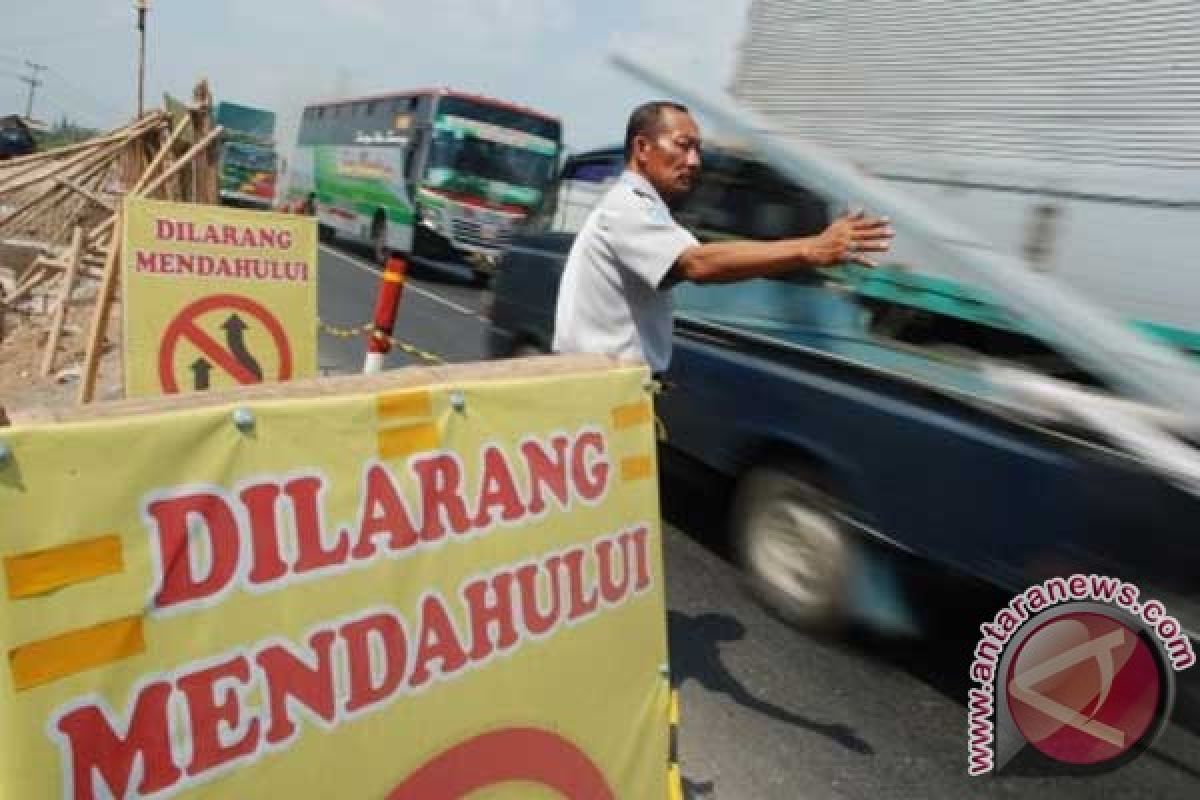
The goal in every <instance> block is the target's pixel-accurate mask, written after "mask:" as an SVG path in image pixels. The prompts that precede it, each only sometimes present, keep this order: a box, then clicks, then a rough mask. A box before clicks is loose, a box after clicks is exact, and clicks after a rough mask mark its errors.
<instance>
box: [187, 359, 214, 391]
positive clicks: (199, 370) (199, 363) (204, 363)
mask: <svg viewBox="0 0 1200 800" xmlns="http://www.w3.org/2000/svg"><path fill="white" fill-rule="evenodd" d="M191 370H192V383H193V384H194V385H195V388H196V391H198V392H199V391H203V390H204V389H207V388H208V374H209V373H210V372H212V364H210V363H209V362H208V359H207V358H203V357H201V358H197V359H196V360H195V361H193V362H192V366H191Z"/></svg>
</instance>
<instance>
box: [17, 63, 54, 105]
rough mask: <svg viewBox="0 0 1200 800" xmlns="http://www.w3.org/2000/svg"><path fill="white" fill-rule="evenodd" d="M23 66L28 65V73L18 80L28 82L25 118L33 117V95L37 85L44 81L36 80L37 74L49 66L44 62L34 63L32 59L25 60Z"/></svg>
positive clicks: (35, 92)
mask: <svg viewBox="0 0 1200 800" xmlns="http://www.w3.org/2000/svg"><path fill="white" fill-rule="evenodd" d="M25 66H27V67H29V71H30V74H29V75H28V76H22V77H20V78H18V80H20V81H22V82H23V83H28V84H29V100H28V102H27V103H26V104H25V119H33V97H34V95H35V94H37V89H38V87H39V86H41V85H43V84H44V83H45V81H41V80H38V75H40V74H41V73H42V72H44V71H46V70H47V69H49V67H47V66H46V65H44V64H35V63H33V62H32V61H26V62H25Z"/></svg>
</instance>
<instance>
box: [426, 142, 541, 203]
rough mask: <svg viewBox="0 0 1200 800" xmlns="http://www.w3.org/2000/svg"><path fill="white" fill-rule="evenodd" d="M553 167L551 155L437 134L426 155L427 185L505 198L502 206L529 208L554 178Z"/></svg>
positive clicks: (495, 143) (497, 143)
mask: <svg viewBox="0 0 1200 800" xmlns="http://www.w3.org/2000/svg"><path fill="white" fill-rule="evenodd" d="M556 163H557V161H556V159H555V157H554V155H550V154H543V153H537V152H534V151H533V150H527V149H524V148H521V147H514V146H512V145H507V144H501V143H500V142H493V141H488V140H486V139H477V138H475V137H473V136H469V135H468V136H463V137H461V138H460V137H457V136H455V135H454V134H452V133H449V132H447V131H438V132H437V133H436V134H435V135H434V139H433V147H432V148H431V149H430V153H429V171H428V176H427V178H428V180H427V182H428V183H429V185H430V186H432V187H434V188H441V189H449V190H453V191H463V192H472V193H474V192H482V193H484V194H502V195H507V199H506V200H505V201H506V202H513V203H517V204H519V205H532V204H534V203H536V202H537V201H538V199H539V198H540V197H541V190H542V188H543V187H545V185H546V184H547V183H549V182H550V180H551V179H552V178H553V177H554V167H555V164H556ZM490 183H500V184H504V185H503V186H498V187H490V186H488V185H487V184H490ZM489 189H490V192H489ZM493 199H497V200H500V199H501V198H499V197H497V198H493Z"/></svg>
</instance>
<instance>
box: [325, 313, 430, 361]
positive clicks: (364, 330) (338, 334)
mask: <svg viewBox="0 0 1200 800" xmlns="http://www.w3.org/2000/svg"><path fill="white" fill-rule="evenodd" d="M374 327H375V324H374V323H372V322H365V323H363V324H362V325H359V326H357V327H354V328H346V327H342V326H339V325H332V324H330V323H328V322H326V321H325V320H323V319H318V320H317V329H318V330H319V331H320V332H321V333H323V334H325V335H326V336H332V337H333V338H335V339H353V338H356V337H358V336H367V335H372V336H378V337H382V338H384V339H387V340H388V343H389V344H390V345H391V346H392V347H393V348H394V349H396V350H399V351H400V352H401V353H404V354H405V355H406V356H412V357H413V358H416V359H419V360H420V361H424V362H425V363H427V364H445V363H446V361H445V360H444V359H443V358H442V357H441V356H438V355H436V354H434V353H430V352H429V351H428V350H422V349H421V348H419V347H415V346H413V345H411V344H409V343H408V342H402V341H400V340H399V339H397V338H396V337H395V336H388V335H387V334H385V333H383V332H382V331H375V332H374V333H372V331H373V330H374Z"/></svg>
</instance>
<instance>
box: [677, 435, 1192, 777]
mask: <svg viewBox="0 0 1200 800" xmlns="http://www.w3.org/2000/svg"><path fill="white" fill-rule="evenodd" d="M660 464H661V466H662V470H661V490H662V506H663V509H662V512H663V517H664V518H665V519H666V520H667V521H669V522H670V523H671V524H673V525H674V526H675V527H677V528H679V529H680V530H681V531H683V532H684V533H686V534H687V535H688V536H689V537H690V538H692V539H693V540H695V541H697V542H700V543H702V544H704V545H705V546H707V547H708V548H709V549H710V550H712V551H713V552H714V553H715V554H717V555H719V556H720V557H722V558H725V559H726V560H728V558H729V552H728V545H727V541H726V528H727V521H728V517H729V503H730V500H731V497H732V488H733V487H732V486H731V485H730V484H729V482H728V481H726V480H724V479H722V478H720V477H719V476H717V475H716V474H715V473H712V472H710V471H707V470H704V469H702V468H699V467H698V465H696V464H695V463H694V462H691V461H690V460H688V459H686V458H683V457H680V456H678V455H677V454H674V453H673V452H672V451H671V450H670V449H669V448H667V449H663V451H662V452H660ZM897 570H898V574H899V575H900V576H901V580H902V582H903V584H904V586H905V588H906V589H907V591H908V593H909V595H910V597H911V599H912V601H913V604H914V607H915V609H916V610H917V611H918V612H919V613H920V615H921V617H922V620H923V623H924V624H923V629H924V630H923V636H922V637H921V638H920V639H918V640H917V641H915V642H914V641H913V640H912V639H907V638H894V637H889V636H886V635H882V634H878V633H875V632H872V631H870V630H864V629H861V628H860V629H852V630H850V631H849V632H847V633H846V635H845V636H844V637H843V638H840V639H836V638H833V639H827V638H825V637H822V638H823V639H824V640H825V641H826V642H827V643H828V644H830V645H832V646H835V647H840V648H843V649H845V650H848V651H851V652H853V653H855V654H856V655H857V656H859V657H862V658H866V659H870V660H873V661H876V662H882V663H887V664H891V665H892V666H895V667H896V668H898V669H902V670H904V671H905V672H907V673H909V674H910V675H912V676H914V677H915V678H917V679H918V680H920V681H922V682H923V683H925V684H926V685H928V686H930V687H932V688H934V689H936V690H937V691H938V692H940V693H941V694H942V695H944V696H946V697H947V698H949V699H951V700H952V701H953V702H955V703H957V704H958V705H960V706H962V707H963V708H965V707H966V704H967V693H968V691H969V689H970V688H971V686H972V685H973V684H972V683H971V681H970V664H971V660H972V657H973V653H974V650H975V646H976V644H978V641H979V637H980V632H979V625H980V623H981V622H984V621H987V620H990V619H992V618H993V617H994V615H995V613H996V611H997V610H998V609H1000V608H1001V607H1002V606H1004V605H1005V604H1006V603H1007V601H1008V599H1009V598H1008V596H1006V595H1005V594H1004V593H1002V592H999V591H998V590H996V589H995V588H993V587H989V586H985V585H983V584H980V583H979V582H977V581H972V580H966V579H963V578H961V577H958V576H953V575H949V574H946V573H944V572H942V571H940V570H937V569H935V568H932V567H929V566H928V565H923V564H922V565H915V566H914V564H912V563H905V564H903V565H898V566H897ZM669 626H670V638H671V648H672V653H673V654H675V656H674V658H673V659H672V661H673V663H674V664H675V665H676V666H677V668H678V666H679V665H684V664H686V665H687V667H686V669H687V672H685V673H683V674H678V675H676V676H675V679H676V681H677V682H678V683H679V684H682V683H684V682H686V681H687V680H696V681H699V682H700V683H701V684H702V685H704V686H705V687H707V688H709V689H710V690H712V691H717V692H722V693H725V694H727V695H729V696H730V697H731V698H733V699H734V700H735V701H737V702H738V703H740V704H741V705H743V706H745V707H747V708H750V709H752V710H754V711H757V712H759V713H763V714H766V715H768V716H771V717H773V718H775V719H779V720H781V721H784V722H788V723H790V724H795V725H800V726H803V727H807V728H810V729H812V730H815V731H817V732H820V733H823V734H825V735H827V736H830V737H831V738H833V739H835V740H836V741H839V742H841V743H842V744H844V745H845V746H846V747H847V748H848V749H850V750H853V751H855V752H863V753H870V752H872V750H871V748H870V745H869V744H867V743H866V742H862V741H861V740H859V739H858V738H857V737H855V736H854V735H853V732H852V731H849V730H848V729H845V728H844V727H843V726H837V725H823V724H820V723H815V722H813V721H812V720H808V719H806V718H804V717H802V716H799V715H796V714H794V713H792V712H790V711H788V710H786V709H780V708H778V707H775V706H772V705H770V704H769V703H765V702H763V701H761V700H759V699H758V698H756V697H754V696H753V695H752V694H750V692H748V691H747V690H746V689H745V687H743V686H742V685H741V684H740V683H739V682H738V681H737V679H736V678H735V677H734V676H733V675H731V674H730V673H729V672H728V671H727V670H726V669H725V668H724V666H723V665H722V663H721V658H720V644H721V642H726V641H736V640H738V639H740V638H742V636H743V635H744V631H743V630H741V623H739V622H738V621H737V620H735V619H733V618H731V617H726V616H723V615H720V614H703V615H699V616H696V617H689V616H687V615H683V614H679V613H676V612H670V614H669ZM1176 678H1177V680H1178V693H1177V701H1176V705H1175V712H1174V714H1173V717H1172V722H1173V724H1175V725H1177V726H1179V727H1181V728H1183V729H1184V730H1186V731H1189V732H1191V733H1193V734H1198V735H1200V667H1194V668H1193V669H1191V670H1188V671H1186V672H1184V673H1182V674H1178V675H1177V676H1176ZM860 748H865V749H860ZM1144 757H1146V758H1151V759H1154V760H1156V761H1158V762H1160V763H1162V764H1164V765H1165V766H1167V767H1168V768H1171V769H1174V770H1177V771H1179V772H1182V773H1184V774H1187V775H1189V776H1192V777H1198V778H1200V767H1198V766H1197V765H1193V764H1189V763H1185V762H1184V761H1182V760H1180V759H1179V758H1177V757H1175V756H1173V755H1171V754H1170V753H1167V752H1163V751H1162V750H1161V749H1160V748H1152V749H1151V750H1150V751H1149V752H1148V753H1147V754H1146V755H1145V756H1144ZM703 790H704V787H703V786H697V787H695V788H694V790H693V791H694V793H693V794H692V795H689V796H692V797H697V798H703V797H705V796H706V795H705V794H703V793H702V792H703Z"/></svg>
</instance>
